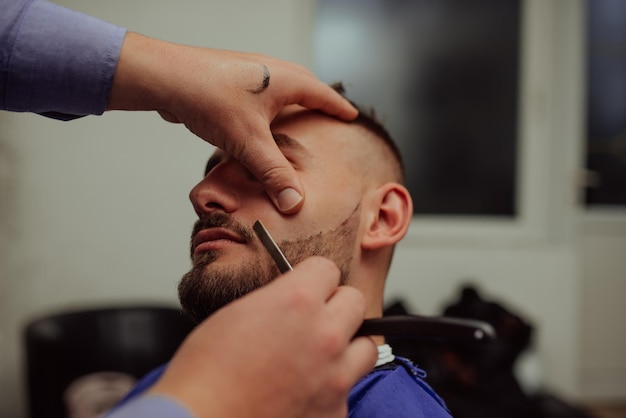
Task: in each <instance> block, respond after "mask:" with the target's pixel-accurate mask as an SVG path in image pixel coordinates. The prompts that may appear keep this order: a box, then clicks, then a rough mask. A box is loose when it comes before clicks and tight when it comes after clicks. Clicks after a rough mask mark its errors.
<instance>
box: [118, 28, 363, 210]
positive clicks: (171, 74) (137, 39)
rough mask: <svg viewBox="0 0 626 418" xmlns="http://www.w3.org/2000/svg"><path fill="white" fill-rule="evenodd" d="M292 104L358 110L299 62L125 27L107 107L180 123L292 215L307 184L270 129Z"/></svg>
mask: <svg viewBox="0 0 626 418" xmlns="http://www.w3.org/2000/svg"><path fill="white" fill-rule="evenodd" d="M289 104H299V105H301V106H304V107H306V108H310V109H319V110H321V111H323V112H326V113H328V114H331V115H335V116H337V117H339V118H342V119H346V120H351V119H354V118H355V117H356V116H357V110H356V109H355V108H353V107H352V106H351V105H350V104H349V102H348V101H347V100H345V99H344V98H343V97H341V96H340V95H339V94H338V93H336V92H335V91H334V90H333V89H332V88H330V87H329V86H327V85H325V84H324V83H322V82H321V81H319V80H318V79H317V78H316V77H315V76H314V75H313V74H312V73H311V72H309V71H308V70H307V69H305V68H304V67H302V66H300V65H296V64H292V63H289V62H285V61H280V60H277V59H274V58H271V57H268V56H264V55H258V54H247V53H239V52H232V51H224V50H216V49H207V48H196V47H190V46H183V45H176V44H171V43H167V42H163V41H159V40H156V39H152V38H148V37H144V36H142V35H138V34H135V33H128V34H127V36H126V39H125V41H124V45H123V47H122V52H121V55H120V60H119V63H118V67H117V71H116V74H115V78H114V81H113V87H112V90H111V96H110V99H109V105H108V109H121V110H157V111H158V112H159V113H160V114H161V116H162V117H163V118H164V119H166V120H168V121H170V122H176V123H184V124H185V126H186V127H187V128H188V129H189V130H190V131H191V132H193V133H194V134H196V135H198V136H199V137H201V138H203V139H205V140H206V141H208V142H210V143H211V144H213V145H215V146H217V147H219V148H221V149H223V150H224V151H226V152H227V153H229V154H230V155H232V156H233V157H235V158H236V159H238V160H239V161H240V162H241V163H242V164H243V165H244V166H245V167H246V168H248V169H249V170H250V171H251V172H252V174H253V175H254V176H255V177H257V178H258V179H259V180H260V181H261V182H262V183H263V184H264V186H265V189H266V191H267V193H268V195H269V196H270V198H271V199H272V201H273V202H274V204H275V205H276V207H277V208H278V209H279V210H280V211H281V212H283V213H295V212H297V211H298V210H300V208H301V206H302V203H303V202H304V189H303V187H302V184H301V183H300V181H299V179H298V177H297V175H296V172H295V170H294V169H293V168H292V167H291V165H289V163H288V162H287V160H286V159H285V157H284V156H283V154H282V153H281V152H280V150H279V149H278V147H277V146H276V144H275V143H274V140H273V139H272V135H271V132H270V128H269V126H270V123H271V121H272V120H273V119H274V117H275V116H276V115H277V114H278V112H279V111H280V109H281V108H282V107H284V106H286V105H289Z"/></svg>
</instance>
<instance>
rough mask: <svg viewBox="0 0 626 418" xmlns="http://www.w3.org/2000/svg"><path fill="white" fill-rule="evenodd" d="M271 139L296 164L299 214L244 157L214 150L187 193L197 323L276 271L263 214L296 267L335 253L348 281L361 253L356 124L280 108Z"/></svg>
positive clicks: (188, 281) (186, 280) (184, 290)
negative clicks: (263, 237) (192, 219)
mask: <svg viewBox="0 0 626 418" xmlns="http://www.w3.org/2000/svg"><path fill="white" fill-rule="evenodd" d="M272 132H273V134H274V138H275V140H276V142H277V144H278V145H279V147H280V149H281V151H282V152H283V154H284V155H285V157H286V158H287V159H288V160H289V162H290V163H291V164H292V166H293V167H294V168H295V169H296V171H297V173H298V175H299V176H300V179H301V181H302V183H303V185H304V188H305V191H306V202H305V204H304V206H303V208H302V209H301V210H300V212H298V213H297V214H295V215H287V216H286V215H282V214H281V213H279V212H278V211H277V210H276V209H275V208H274V206H273V204H272V202H271V201H270V200H269V198H268V197H267V195H266V194H265V192H264V189H263V188H262V186H261V184H260V183H259V182H258V181H257V180H256V179H255V178H254V177H253V176H252V175H251V174H250V172H248V171H247V170H246V169H245V168H244V167H243V166H242V165H241V164H239V162H237V161H236V160H234V159H233V158H231V157H229V156H227V155H226V154H225V153H224V152H222V151H221V150H217V151H216V152H215V153H214V154H213V156H212V157H211V158H210V160H209V163H208V164H207V173H206V176H205V178H204V179H203V180H202V181H201V182H200V183H198V184H197V185H196V186H195V187H194V188H193V189H192V191H191V193H190V199H191V201H192V203H193V206H194V209H195V210H196V212H197V213H198V216H199V220H198V221H197V222H196V225H195V226H194V230H193V233H192V239H191V258H192V269H191V270H190V271H189V272H188V273H187V274H185V275H184V276H183V278H182V280H181V283H180V285H179V298H180V301H181V304H182V307H183V310H184V311H185V312H186V313H187V314H188V315H189V316H190V317H191V318H192V319H193V320H194V321H197V322H200V321H202V320H203V319H204V318H206V317H207V316H208V315H210V314H211V313H212V312H214V311H215V310H217V309H219V308H221V307H222V306H224V305H225V304H227V303H230V302H231V301H233V300H234V299H236V298H238V297H241V296H243V295H244V294H246V293H248V292H250V291H252V290H254V289H256V288H258V287H260V286H263V285H265V284H267V283H268V282H269V281H271V280H273V279H274V278H275V277H277V276H278V275H279V272H278V269H277V268H276V266H275V264H274V262H273V260H272V259H271V257H270V256H269V254H268V252H267V250H266V249H265V248H264V247H263V246H262V244H261V243H260V241H259V240H258V239H257V237H256V235H255V234H254V232H253V229H252V225H253V224H254V222H255V221H256V220H258V219H260V220H261V221H262V222H263V224H264V225H265V226H266V227H267V229H268V230H269V231H270V233H271V234H272V236H273V237H274V239H275V240H276V242H277V243H278V245H279V247H280V248H281V249H282V250H283V252H284V253H285V255H286V257H287V259H288V260H289V261H290V262H291V264H292V265H295V264H297V263H298V262H300V261H301V260H303V259H304V258H306V257H309V256H312V255H322V256H325V257H327V258H330V259H332V260H333V261H334V262H335V263H336V264H337V265H338V266H339V268H340V270H341V272H342V282H344V283H345V282H346V281H347V280H348V279H349V272H350V268H351V264H352V263H353V262H355V260H354V258H355V256H357V257H358V249H359V225H360V222H361V204H362V199H363V195H364V190H365V187H364V186H363V181H362V178H361V176H360V175H359V174H358V173H359V172H361V171H363V168H362V166H361V165H362V164H363V160H362V159H361V158H359V152H358V149H355V147H358V135H359V131H358V130H357V129H355V127H354V126H352V125H349V124H346V123H344V122H340V121H338V120H335V119H332V118H330V117H327V116H323V115H321V114H317V113H315V112H310V111H301V110H298V111H292V112H286V113H283V115H282V116H280V117H279V118H278V119H277V120H276V121H275V123H274V124H273V125H272Z"/></svg>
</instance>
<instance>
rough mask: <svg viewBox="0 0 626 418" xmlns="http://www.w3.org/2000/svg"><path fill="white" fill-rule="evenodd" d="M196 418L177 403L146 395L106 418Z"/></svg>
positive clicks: (126, 404) (115, 410) (105, 417)
mask: <svg viewBox="0 0 626 418" xmlns="http://www.w3.org/2000/svg"><path fill="white" fill-rule="evenodd" d="M144 417H145V418H194V416H193V415H191V413H190V412H189V411H187V410H186V409H185V408H183V407H182V406H181V405H180V404H178V403H176V402H175V401H173V400H171V399H168V398H165V397H162V396H154V395H146V396H142V397H139V398H136V399H133V400H132V401H130V402H127V403H125V404H124V405H123V406H121V407H119V408H117V409H114V410H113V411H112V412H110V413H108V414H106V415H105V416H104V418H144Z"/></svg>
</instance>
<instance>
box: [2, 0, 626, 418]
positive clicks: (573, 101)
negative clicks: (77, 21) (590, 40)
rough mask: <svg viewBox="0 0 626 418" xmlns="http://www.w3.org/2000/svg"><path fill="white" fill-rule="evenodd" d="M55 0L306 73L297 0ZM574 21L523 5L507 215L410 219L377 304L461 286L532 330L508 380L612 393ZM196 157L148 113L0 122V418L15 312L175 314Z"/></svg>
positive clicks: (625, 284) (608, 276) (15, 373)
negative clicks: (132, 306)
mask: <svg viewBox="0 0 626 418" xmlns="http://www.w3.org/2000/svg"><path fill="white" fill-rule="evenodd" d="M57 2H58V3H59V4H61V5H64V6H68V7H70V8H73V9H75V10H78V11H82V12H85V13H88V14H91V15H94V16H96V17H99V18H101V19H104V20H108V21H110V22H113V23H116V24H118V25H121V26H125V27H127V28H129V29H130V30H133V31H137V32H141V33H144V34H147V35H150V36H154V37H158V38H162V39H166V40H169V41H173V42H180V43H186V44H194V45H199V46H206V47H216V48H224V49H234V50H241V51H254V52H260V53H264V54H268V55H272V56H275V57H278V58H282V59H286V60H290V61H295V62H298V63H300V64H303V65H305V66H307V67H309V68H312V69H315V65H316V63H315V57H314V55H315V54H314V46H313V45H314V30H315V19H316V10H317V9H316V7H317V3H316V1H315V0H307V1H300V2H291V1H287V0H267V1H263V2H254V1H245V0H231V1H225V0H211V1H198V0H184V1H180V2H176V3H174V2H151V1H146V0H133V1H120V0H111V1H108V2H99V1H95V0H83V1H79V0H59V1H57ZM584 15H585V7H584V2H582V1H578V0H547V1H541V0H529V1H524V2H523V5H522V17H523V20H522V23H521V30H522V33H521V39H522V50H521V58H520V102H519V103H520V104H519V106H520V109H519V126H518V130H519V144H518V147H519V148H518V150H519V153H518V161H517V164H518V166H519V167H518V180H517V181H518V183H517V199H518V209H519V210H518V213H517V215H516V216H515V217H512V218H510V219H502V218H490V217H489V216H472V217H464V216H461V215H459V216H445V217H442V216H427V215H423V216H417V217H416V218H415V220H414V224H413V225H412V228H411V231H410V233H409V236H408V237H407V238H406V240H405V241H404V242H403V243H402V244H401V245H400V248H399V249H398V251H397V255H396V259H395V264H394V266H393V268H392V273H391V278H390V280H389V284H388V287H387V300H388V301H392V300H396V299H398V298H400V299H402V300H404V301H406V302H407V303H408V304H409V306H410V307H411V309H412V310H413V311H414V312H415V313H420V314H438V313H440V311H441V308H442V306H443V305H444V304H446V303H448V302H450V301H451V300H452V299H453V298H454V297H455V296H456V292H457V290H458V287H459V286H460V284H462V283H465V282H467V281H471V282H472V283H475V284H477V285H478V286H479V287H480V288H481V289H483V290H484V292H485V295H486V296H489V297H493V298H495V299H497V300H499V301H502V302H503V303H506V304H507V305H508V306H511V307H513V308H514V309H516V311H517V312H518V313H520V314H522V315H524V316H525V317H526V318H528V319H529V320H530V321H532V323H533V325H534V326H535V327H536V331H537V332H536V336H535V339H536V344H535V349H534V350H533V351H532V352H531V353H529V355H528V357H527V359H526V360H525V361H524V362H522V364H521V366H520V376H521V378H522V379H523V381H524V384H525V385H527V386H529V387H533V388H538V387H545V388H549V389H550V390H553V391H555V392H556V393H558V394H561V395H563V396H566V397H568V398H570V399H598V398H603V399H620V398H621V399H623V398H624V396H625V395H624V394H626V359H625V358H624V355H623V353H624V352H626V331H624V326H623V325H622V324H621V320H622V318H624V317H626V306H625V304H624V303H623V302H622V301H621V298H622V295H624V294H626V279H625V278H624V271H626V215H625V214H624V211H623V208H622V210H620V209H617V210H604V209H588V208H587V207H586V206H584V205H583V204H582V203H581V202H582V199H581V194H580V179H581V172H582V168H583V167H584V161H583V160H584V158H583V153H584V126H585V120H584V115H585V112H584V97H585V96H584V95H585V86H584V80H585V68H584V48H585V40H584ZM494 36H497V34H494ZM344 78H347V77H344ZM326 81H335V80H326ZM344 81H346V82H347V83H348V84H349V80H345V79H344ZM348 91H349V90H348ZM211 151H212V148H211V147H210V146H208V145H207V144H205V143H204V142H202V141H200V140H199V139H196V138H195V137H193V135H192V134H190V133H188V132H187V131H186V130H185V129H184V128H183V127H181V126H176V125H170V124H167V123H164V122H162V121H161V120H160V118H159V117H158V116H157V115H155V114H147V113H137V114H124V113H120V112H111V113H107V114H106V115H105V116H103V117H88V118H83V119H80V120H77V121H74V122H71V123H61V122H57V121H52V120H48V119H46V118H43V117H39V116H35V115H25V114H9V113H0V388H1V389H2V390H0V416H2V417H16V418H19V417H23V416H24V413H25V395H24V378H23V375H22V373H23V360H24V359H23V353H22V351H21V350H22V346H21V344H22V341H21V332H22V327H23V326H24V324H25V323H26V322H27V321H28V320H29V319H31V318H33V317H36V316H39V315H41V314H45V313H47V312H50V311H55V310H60V309H65V308H69V307H72V308H73V307H88V306H95V305H103V304H111V303H120V302H160V303H165V304H172V305H176V303H177V301H176V284H177V282H178V279H179V278H180V276H181V275H182V273H184V272H185V271H186V270H187V269H188V266H189V262H188V241H189V233H190V231H191V226H192V223H193V221H194V218H195V215H194V213H193V210H192V208H191V205H190V204H189V202H188V199H187V193H188V191H189V189H190V188H191V187H192V186H193V185H194V184H195V183H196V182H197V181H198V180H199V179H200V176H201V173H202V170H203V166H204V163H205V161H206V158H207V157H208V155H209V154H210V153H211Z"/></svg>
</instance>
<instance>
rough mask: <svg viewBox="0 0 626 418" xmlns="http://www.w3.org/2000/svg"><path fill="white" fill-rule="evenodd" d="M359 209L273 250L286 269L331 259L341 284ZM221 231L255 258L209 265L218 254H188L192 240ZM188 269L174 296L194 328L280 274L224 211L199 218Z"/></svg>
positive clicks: (253, 239)
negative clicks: (247, 247) (252, 251)
mask: <svg viewBox="0 0 626 418" xmlns="http://www.w3.org/2000/svg"><path fill="white" fill-rule="evenodd" d="M359 209H360V206H357V207H356V208H355V209H354V210H353V211H352V213H351V214H350V216H348V218H346V219H345V220H344V221H343V222H341V224H340V225H339V226H337V227H336V228H332V229H329V230H327V231H322V232H318V233H316V234H313V235H308V236H303V237H300V238H297V239H294V240H283V241H281V242H279V243H278V246H279V247H280V249H281V250H282V251H283V253H284V254H285V257H286V258H287V260H289V262H290V263H291V264H292V265H295V264H297V263H299V262H300V261H302V260H304V259H305V258H307V257H311V256H314V255H317V256H322V257H326V258H328V259H330V260H332V261H333V262H334V263H335V264H336V265H337V267H338V268H339V270H340V272H341V278H340V284H341V285H344V284H346V281H347V279H348V276H349V273H350V264H351V262H352V254H353V251H354V244H355V240H356V231H357V229H358V219H359V216H358V215H359V212H360V210H359ZM211 227H221V228H225V229H230V230H232V231H235V232H236V233H237V234H239V235H240V236H241V237H243V238H244V239H245V241H246V245H250V246H251V247H253V249H258V251H257V252H258V253H259V256H258V257H255V258H254V259H248V260H241V262H240V263H238V264H233V265H230V266H215V265H213V262H214V261H215V260H217V259H218V257H219V250H212V251H207V252H203V253H200V254H197V255H194V254H193V239H194V237H195V236H196V234H197V233H198V232H199V231H201V230H203V229H206V228H211ZM191 242H192V248H191V251H192V264H193V267H192V268H191V270H190V271H189V272H187V273H186V274H185V275H184V276H183V277H182V279H181V281H180V283H179V285H178V298H179V300H180V303H181V306H182V309H183V313H184V314H185V315H186V316H187V317H189V318H190V319H191V321H193V322H194V323H196V324H199V323H200V322H202V321H203V320H204V319H206V318H207V317H209V316H210V315H211V314H212V313H213V312H215V311H217V310H218V309H220V308H222V307H224V306H225V305H227V304H229V303H230V302H232V301H234V300H236V299H238V298H240V297H241V296H244V295H246V294H247V293H249V292H251V291H253V290H255V289H258V288H260V287H261V286H264V285H266V284H267V283H269V282H271V281H272V280H274V279H275V278H276V277H277V276H279V275H280V272H279V271H278V268H277V267H276V265H275V263H274V260H272V258H271V257H270V255H269V253H268V252H267V251H266V250H265V248H264V247H263V246H262V244H261V242H260V241H259V239H258V238H257V237H256V235H255V234H254V230H253V229H252V228H251V227H248V226H246V225H244V224H242V223H240V222H238V221H237V220H235V219H234V218H233V217H232V216H230V215H227V214H224V213H213V214H208V215H206V216H204V217H202V218H201V219H199V220H198V221H197V222H196V223H195V225H194V229H193V233H192V237H191Z"/></svg>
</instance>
